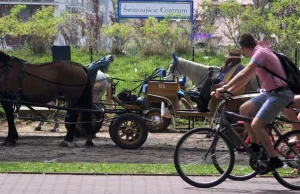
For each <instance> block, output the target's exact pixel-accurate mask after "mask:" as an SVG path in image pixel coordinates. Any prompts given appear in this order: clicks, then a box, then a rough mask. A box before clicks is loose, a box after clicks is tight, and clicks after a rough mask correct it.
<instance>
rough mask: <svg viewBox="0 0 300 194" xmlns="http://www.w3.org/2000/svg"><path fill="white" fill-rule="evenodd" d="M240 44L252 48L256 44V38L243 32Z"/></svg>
mask: <svg viewBox="0 0 300 194" xmlns="http://www.w3.org/2000/svg"><path fill="white" fill-rule="evenodd" d="M239 44H240V46H241V47H245V48H251V49H252V48H254V47H255V46H256V42H255V39H254V37H253V36H252V35H251V34H243V35H242V36H240V37H239Z"/></svg>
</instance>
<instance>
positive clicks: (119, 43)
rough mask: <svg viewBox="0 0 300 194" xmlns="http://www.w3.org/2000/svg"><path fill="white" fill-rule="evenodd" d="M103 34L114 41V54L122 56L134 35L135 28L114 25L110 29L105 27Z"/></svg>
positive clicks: (127, 25)
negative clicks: (124, 48)
mask: <svg viewBox="0 0 300 194" xmlns="http://www.w3.org/2000/svg"><path fill="white" fill-rule="evenodd" d="M103 33H104V35H106V36H107V37H109V38H110V39H111V40H112V41H113V54H120V53H122V51H123V47H124V46H125V45H126V43H127V42H128V41H129V40H130V38H131V36H132V34H134V28H133V27H132V26H131V25H129V24H119V23H114V24H113V25H112V26H110V27H108V26H104V28H103Z"/></svg>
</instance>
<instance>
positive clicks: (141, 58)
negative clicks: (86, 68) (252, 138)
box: [4, 45, 300, 90]
mask: <svg viewBox="0 0 300 194" xmlns="http://www.w3.org/2000/svg"><path fill="white" fill-rule="evenodd" d="M11 48H14V49H10V50H6V51H4V52H6V53H8V54H10V55H14V56H16V57H19V58H22V59H24V60H26V61H28V62H30V63H44V62H51V61H52V53H51V46H49V48H48V49H47V50H46V52H45V53H43V54H35V53H33V52H32V51H31V50H30V49H29V48H26V47H23V46H20V45H17V46H12V47H11ZM70 48H71V50H70V52H71V60H72V61H75V62H78V63H81V64H84V65H88V64H90V63H91V62H92V61H96V60H98V59H99V58H101V57H103V56H105V55H107V54H112V53H101V52H96V51H95V50H94V49H93V48H92V47H90V48H88V49H86V48H80V47H70ZM230 49H231V48H230V47H219V48H217V47H204V48H201V47H196V46H195V47H192V48H189V49H186V50H184V52H182V53H178V52H176V51H175V50H174V49H168V48H156V49H155V50H153V49H152V50H150V51H149V50H141V49H139V48H136V47H126V48H125V49H124V52H123V56H122V55H119V56H115V61H116V62H114V63H112V64H113V65H112V66H111V67H110V70H109V72H108V73H109V74H110V76H111V77H116V76H117V77H118V78H121V79H124V80H127V81H120V84H119V87H118V90H122V89H133V88H135V87H136V86H138V84H139V83H137V82H132V81H135V80H142V79H143V78H144V76H143V74H140V75H139V77H133V76H128V73H125V72H124V74H122V72H118V74H117V75H116V74H114V73H115V72H114V71H113V70H114V69H115V68H116V66H118V65H122V64H121V63H120V58H122V59H123V58H124V57H126V58H127V59H128V58H130V60H128V63H131V62H132V63H134V64H135V67H137V68H139V66H140V67H141V68H144V67H145V64H146V65H147V64H151V65H152V66H153V67H152V69H153V70H154V69H155V68H157V67H161V68H165V69H167V68H168V66H169V64H170V62H171V60H172V54H173V53H177V54H178V55H179V56H180V57H182V58H185V59H187V60H191V61H195V62H198V63H202V64H207V65H217V66H222V65H223V63H224V61H225V57H224V55H225V54H227V53H228V52H229V50H230ZM154 51H155V54H151V52H154ZM277 52H280V51H277ZM281 52H282V53H284V54H286V55H287V56H288V57H290V58H291V59H292V61H294V62H295V63H296V64H298V62H299V61H300V59H299V55H298V48H290V49H287V50H285V51H281ZM118 59H119V62H118ZM166 59H168V60H166ZM248 61H249V58H247V57H246V58H244V59H243V64H247V63H248ZM142 72H143V71H142ZM143 73H151V72H150V70H149V72H143Z"/></svg>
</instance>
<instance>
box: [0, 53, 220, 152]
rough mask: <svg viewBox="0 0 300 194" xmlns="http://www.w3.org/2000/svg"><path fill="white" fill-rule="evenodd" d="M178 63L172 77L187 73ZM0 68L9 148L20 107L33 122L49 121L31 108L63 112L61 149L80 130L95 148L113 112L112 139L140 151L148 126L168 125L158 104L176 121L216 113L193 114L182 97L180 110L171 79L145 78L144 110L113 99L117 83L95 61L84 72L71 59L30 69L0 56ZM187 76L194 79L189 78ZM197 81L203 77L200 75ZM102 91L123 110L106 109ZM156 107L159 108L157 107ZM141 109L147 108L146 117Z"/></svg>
mask: <svg viewBox="0 0 300 194" xmlns="http://www.w3.org/2000/svg"><path fill="white" fill-rule="evenodd" d="M111 60H112V58H111V59H110V60H108V61H109V62H111ZM109 62H108V63H109ZM176 64H177V66H176V68H173V70H172V71H170V70H169V73H172V74H173V75H175V76H176V71H177V72H181V73H183V74H186V75H188V73H185V71H184V69H182V70H180V65H179V63H176ZM0 67H1V68H0V73H1V75H2V77H1V80H0V84H1V85H0V86H1V87H2V89H1V99H0V102H1V104H2V106H3V108H4V110H5V112H6V116H7V120H8V123H9V133H8V136H7V138H6V140H5V142H4V143H5V144H7V145H15V144H16V140H17V139H18V133H17V131H16V128H15V125H14V118H13V112H16V111H18V110H19V108H20V105H21V104H22V105H25V106H27V107H28V109H30V110H31V111H33V112H35V113H36V114H37V115H38V116H39V118H34V120H43V121H48V118H47V117H45V116H44V115H42V114H40V113H39V112H38V111H36V110H34V108H33V106H36V107H46V108H51V109H56V110H64V111H66V116H65V125H66V128H67V131H68V132H67V135H66V136H65V139H64V141H63V142H62V143H61V146H68V145H69V143H70V142H72V141H73V137H74V135H75V132H76V130H75V129H76V128H82V129H84V130H85V132H86V134H85V135H86V137H87V141H86V145H93V142H92V139H93V138H94V137H95V133H97V132H98V131H99V130H100V128H101V127H102V124H103V121H104V115H105V114H107V113H113V114H116V115H117V116H116V117H114V118H112V119H111V122H110V125H109V134H110V136H111V139H112V140H113V141H114V142H115V143H116V144H117V145H118V146H120V147H122V148H126V149H135V148H138V147H140V146H141V145H143V144H144V142H145V141H146V139H147V136H148V129H149V127H150V130H151V127H158V126H159V127H161V125H163V127H167V126H168V125H169V124H170V121H171V120H170V119H167V120H163V122H161V121H162V119H161V112H160V103H161V102H165V103H166V104H167V106H168V107H169V108H170V110H171V112H172V114H173V116H175V117H177V116H182V117H214V115H215V111H213V109H211V110H212V111H211V112H209V113H201V112H198V111H197V110H194V109H193V107H192V105H191V104H190V103H189V102H188V101H187V100H185V98H182V99H181V101H183V102H184V104H185V106H186V109H185V110H178V109H177V104H178V101H179V98H178V89H179V87H180V86H179V82H178V80H177V79H175V80H171V81H170V80H164V79H159V80H153V79H152V78H153V76H150V77H148V78H147V79H146V80H145V81H146V82H147V84H148V89H147V94H146V103H145V106H146V107H141V106H137V105H134V104H133V105H132V104H127V103H124V101H121V100H120V99H119V98H118V97H117V96H116V95H115V93H114V89H115V87H114V86H115V85H114V84H113V83H112V81H111V80H110V78H109V77H107V76H106V75H105V74H104V73H102V72H101V71H98V69H99V68H100V67H101V63H93V64H91V65H89V66H88V68H85V67H83V66H82V65H80V64H77V63H74V62H70V61H56V62H52V63H46V64H43V65H31V64H29V63H27V62H26V61H23V60H21V59H18V58H16V57H11V56H9V55H6V54H5V53H3V52H0ZM193 68H194V67H193ZM175 69H176V71H175ZM210 69H211V67H209V68H207V67H205V68H204V69H202V71H200V72H201V73H203V74H204V75H206V74H207V72H208V71H210ZM49 72H51V73H49ZM189 72H191V71H189ZM101 73H102V74H101ZM152 75H153V74H152ZM188 76H189V77H190V78H191V79H193V76H192V75H188ZM16 77H17V78H18V79H16ZM197 77H199V78H201V76H199V74H198V75H197ZM94 80H95V82H94ZM192 81H193V80H192ZM93 82H94V83H93ZM193 82H194V81H193ZM111 84H112V85H111ZM91 85H93V88H92V87H91ZM95 88H98V89H99V88H100V89H99V90H98V91H100V93H97V90H95ZM105 88H109V89H108V90H107V95H108V99H112V100H113V101H114V104H117V105H118V106H120V107H121V109H116V108H113V107H108V106H107V107H106V106H105V104H103V103H102V102H101V101H100V100H101V97H102V95H103V94H104V91H105ZM93 89H94V92H93V93H94V94H95V95H94V96H96V97H94V99H93V97H92V95H91V94H92V92H91V90H93ZM60 96H63V100H64V101H65V102H66V103H65V104H66V105H65V106H55V105H49V104H46V103H48V102H49V101H51V100H54V99H56V98H60ZM157 105H158V106H159V107H155V106H157ZM144 110H147V112H146V114H145V115H144ZM78 118H80V119H78ZM145 118H146V119H145ZM76 126H77V127H76Z"/></svg>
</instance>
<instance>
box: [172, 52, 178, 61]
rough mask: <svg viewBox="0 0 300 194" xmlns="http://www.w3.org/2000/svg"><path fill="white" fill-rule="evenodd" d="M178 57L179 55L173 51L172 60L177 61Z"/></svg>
mask: <svg viewBox="0 0 300 194" xmlns="http://www.w3.org/2000/svg"><path fill="white" fill-rule="evenodd" d="M178 58H179V56H178V55H176V54H175V53H173V59H174V62H177V61H178Z"/></svg>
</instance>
